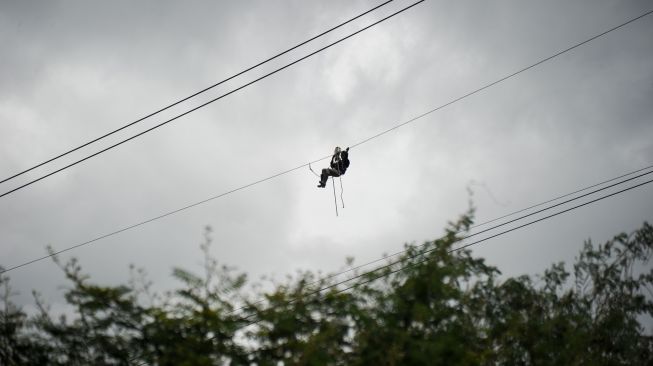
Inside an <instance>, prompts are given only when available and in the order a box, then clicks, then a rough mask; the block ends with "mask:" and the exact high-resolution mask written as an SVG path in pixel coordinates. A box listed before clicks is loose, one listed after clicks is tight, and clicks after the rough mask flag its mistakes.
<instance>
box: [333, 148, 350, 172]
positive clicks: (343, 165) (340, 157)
mask: <svg viewBox="0 0 653 366" xmlns="http://www.w3.org/2000/svg"><path fill="white" fill-rule="evenodd" d="M330 166H331V168H332V169H335V170H337V171H338V172H340V175H342V174H345V172H346V171H347V168H349V148H347V150H344V151H341V152H340V153H338V154H333V156H332V157H331V164H330Z"/></svg>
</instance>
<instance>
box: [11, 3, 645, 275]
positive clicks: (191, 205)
mask: <svg viewBox="0 0 653 366" xmlns="http://www.w3.org/2000/svg"><path fill="white" fill-rule="evenodd" d="M415 4H417V3H415ZM415 4H413V5H411V6H414V5H415ZM405 9H406V8H405ZM405 9H404V10H405ZM651 13H653V10H652V11H648V12H646V13H644V14H642V15H640V16H638V17H636V18H633V19H631V20H628V21H626V22H624V23H622V24H620V25H618V26H616V27H613V28H611V29H609V30H607V31H605V32H602V33H600V34H598V35H596V36H593V37H591V38H589V39H587V40H585V41H583V42H580V43H577V44H576V45H575V46H571V47H569V48H567V49H565V50H564V51H561V52H558V53H556V54H555V55H553V56H550V57H547V58H545V59H543V60H541V61H538V62H537V63H535V64H533V65H531V66H529V67H526V68H524V69H522V71H525V70H528V69H530V68H532V67H534V66H536V65H539V64H541V63H543V62H545V61H548V60H551V59H552V58H554V57H556V56H559V55H561V54H563V53H564V52H568V51H571V50H572V49H574V48H576V47H578V46H580V45H582V44H585V43H588V42H590V41H591V40H594V39H597V38H598V37H600V36H603V35H605V34H608V33H609V32H612V31H614V30H617V29H619V28H621V27H623V26H624V25H626V24H629V23H632V22H634V21H635V20H638V19H641V18H643V17H644V16H647V15H649V14H651ZM395 14H396V13H395ZM522 71H518V72H516V73H513V75H517V74H518V73H520V72H522ZM508 77H510V76H508ZM508 77H504V78H502V79H499V80H498V81H496V82H494V83H491V84H488V85H486V86H485V87H482V88H479V89H477V91H480V90H482V89H485V88H488V87H490V86H492V85H496V84H497V83H498V82H500V81H502V80H505V79H506V78H508ZM475 92H476V91H475ZM475 92H472V93H468V94H466V95H467V96H469V95H471V94H473V93H475ZM464 97H465V96H463V97H460V98H457V99H456V100H454V101H451V102H449V103H447V104H446V105H450V104H452V103H455V102H457V101H459V100H461V99H463V98H464ZM444 106H445V105H443V106H440V107H437V108H434V109H432V110H431V111H429V112H426V113H424V114H422V115H420V116H417V117H414V118H412V119H411V120H409V121H406V122H404V123H401V124H399V125H397V126H395V127H393V128H392V129H389V130H386V131H384V132H381V133H379V134H376V135H374V136H372V137H370V138H368V139H365V140H363V141H361V142H359V143H357V144H356V145H362V144H364V143H366V142H368V141H370V140H372V139H374V138H377V137H380V136H382V135H383V134H385V133H387V132H389V131H391V130H393V129H396V128H399V127H401V126H404V125H406V124H408V123H410V122H413V121H415V120H417V119H418V118H422V117H424V116H426V115H427V114H429V113H432V112H434V111H435V110H437V109H441V108H443V107H444ZM330 157H331V156H330V155H327V156H325V157H322V158H319V159H317V160H314V161H311V162H308V163H304V164H302V165H299V166H297V167H294V168H291V169H288V170H284V171H282V172H279V173H276V174H274V175H271V176H268V177H266V178H262V179H259V180H257V181H255V182H252V183H249V184H246V185H243V186H240V187H238V188H235V189H232V190H230V191H227V192H224V193H221V194H218V195H215V196H213V197H209V198H207V199H204V200H201V201H198V202H195V203H192V204H189V205H187V206H184V207H182V208H178V209H176V210H173V211H169V212H167V213H164V214H161V215H159V216H155V217H153V218H150V219H147V220H145V221H141V222H139V223H136V224H133V225H130V226H127V227H124V228H122V229H119V230H116V231H113V232H110V233H108V234H105V235H102V236H99V237H97V238H94V239H91V240H88V241H85V242H83V243H80V244H77V245H74V246H71V247H68V248H65V249H62V250H59V251H57V252H55V253H52V254H50V255H47V256H43V257H40V258H37V259H33V260H31V261H29V262H25V263H22V264H19V265H16V266H13V267H11V268H9V269H6V270H4V271H0V274H1V273H4V272H8V271H11V270H14V269H17V268H20V267H24V266H26V265H29V264H32V263H35V262H38V261H41V260H44V259H47V258H50V257H52V256H54V255H57V254H60V253H63V252H67V251H69V250H72V249H75V248H79V247H82V246H85V245H88V244H91V243H93V242H97V241H99V240H101V239H104V238H107V237H110V236H113V235H116V234H119V233H122V232H124V231H127V230H131V229H134V228H136V227H139V226H142V225H145V224H147V223H150V222H152V221H156V220H159V219H162V218H164V217H167V216H170V215H173V214H176V213H178V212H181V211H185V210H187V209H189V208H192V207H195V206H199V205H201V204H204V203H207V202H209V201H212V200H215V199H217V198H220V197H223V196H226V195H228V194H231V193H234V192H237V191H240V190H243V189H245V188H248V187H251V186H254V185H256V184H259V183H262V182H265V181H268V180H270V179H273V178H276V177H279V176H281V175H284V174H287V173H290V172H293V171H295V170H299V169H302V168H305V167H307V166H309V164H313V163H316V162H319V161H322V160H325V159H328V158H330ZM643 169H646V168H643Z"/></svg>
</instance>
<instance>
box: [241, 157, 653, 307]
mask: <svg viewBox="0 0 653 366" xmlns="http://www.w3.org/2000/svg"><path fill="white" fill-rule="evenodd" d="M651 167H653V165H652V166H649V167H647V168H642V169H638V170H635V171H632V172H630V173H626V174H622V175H620V176H618V177H615V178H612V179H608V180H605V181H603V182H601V183H597V184H593V185H590V186H588V187H585V188H582V189H579V190H576V191H574V192H571V193H567V194H565V195H562V196H559V197H557V198H553V199H550V200H547V201H544V202H542V203H538V204H536V205H532V206H530V207H527V208H524V209H521V210H518V211H514V212H512V213H509V214H507V215H503V216H501V217H498V218H495V219H491V220H488V221H485V222H483V223H480V224H476V225H473V226H471V227H470V229H473V228H476V227H480V226H483V225H486V224H488V223H491V222H495V221H497V220H500V219H502V218H506V217H509V216H513V215H515V214H518V213H521V212H524V211H526V210H528V209H530V208H534V207H538V206H542V205H544V204H547V203H550V202H553V201H555V200H558V199H560V198H564V197H568V196H570V195H572V194H574V193H578V192H582V191H585V190H588V189H590V188H594V187H596V186H599V185H601V184H604V183H608V182H612V181H614V180H617V179H619V178H623V177H626V176H629V175H633V174H635V173H638V172H641V171H643V170H646V169H648V168H651ZM651 173H653V171H650V172H648V173H644V174H640V175H638V176H636V177H631V178H629V179H625V180H623V181H621V182H618V183H615V184H612V185H610V186H606V187H603V188H601V189H597V190H595V191H592V192H589V193H586V194H584V195H581V196H578V197H575V198H572V199H569V200H567V201H564V202H561V203H557V204H555V205H552V206H549V207H546V208H544V209H541V210H539V211H536V212H532V213H530V214H527V215H523V216H521V217H518V218H516V219H513V220H510V221H507V222H504V223H502V224H498V225H495V226H493V227H491V228H489V229H485V230H482V231H479V232H476V233H473V234H470V235H468V236H466V237H465V238H463V239H461V240H464V239H469V238H472V237H474V236H477V235H480V234H483V233H485V232H488V231H491V230H494V229H497V228H499V227H502V226H505V225H508V224H511V223H513V222H516V221H519V220H522V219H524V218H527V217H530V216H533V215H536V214H538V213H541V212H544V211H547V210H550V209H552V208H555V207H558V206H561V205H564V204H567V203H569V202H572V201H575V200H578V199H581V198H583V197H587V196H590V195H592V194H595V193H598V192H600V191H603V190H606V189H608V188H612V187H615V186H618V185H621V184H624V183H626V182H629V181H631V180H634V179H637V178H640V177H643V176H645V175H648V174H651ZM460 232H461V231H458V232H456V234H458V233H460ZM445 237H446V235H444V236H441V237H440V238H438V239H436V240H440V239H444V238H445ZM427 244H428V242H427V243H424V244H422V245H419V246H418V247H423V246H425V245H427ZM406 251H407V250H406V249H405V250H401V251H398V252H396V253H394V254H391V255H389V256H386V257H383V258H378V259H375V260H373V261H370V262H367V263H364V264H361V265H358V266H356V267H353V268H350V269H347V270H344V271H341V272H338V273H334V274H330V275H327V276H326V277H324V278H323V279H320V280H317V281H314V282H311V283H308V284H307V285H306V286H312V285H314V284H317V283H319V282H322V281H324V280H329V279H332V278H335V277H339V276H341V275H343V274H346V273H349V272H353V271H356V270H358V269H361V268H363V267H367V266H369V265H371V264H374V263H378V262H381V261H384V260H388V259H390V258H392V257H396V256H398V255H400V254H403V253H405V252H406ZM395 263H397V262H395ZM354 278H356V277H352V278H349V279H346V280H344V281H341V282H339V283H338V284H343V283H346V282H349V281H351V280H352V279H354ZM320 291H322V290H318V292H320ZM264 301H265V300H259V301H256V302H254V303H253V304H259V303H262V302H264ZM245 308H246V307H245V306H244V307H241V308H238V309H235V310H233V311H230V312H229V313H228V314H232V313H235V312H237V311H240V310H243V309H245Z"/></svg>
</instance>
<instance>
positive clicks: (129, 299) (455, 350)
mask: <svg viewBox="0 0 653 366" xmlns="http://www.w3.org/2000/svg"><path fill="white" fill-rule="evenodd" d="M471 223H472V217H471V213H470V214H468V215H465V216H463V217H462V218H461V219H460V220H459V221H457V222H455V223H451V224H450V227H449V228H448V229H447V230H446V235H445V236H444V237H443V238H441V239H438V240H434V241H430V242H426V243H424V244H423V245H406V247H405V249H406V252H405V253H403V254H402V255H401V256H399V257H398V258H396V259H395V260H394V261H391V260H390V259H388V263H387V265H386V266H383V267H382V268H380V269H378V270H376V271H372V272H369V273H361V274H359V275H356V276H354V279H353V280H352V281H349V282H346V283H343V284H341V285H339V286H334V287H332V288H329V289H327V290H325V291H319V289H322V288H325V287H328V286H330V285H333V284H336V283H337V281H339V280H341V279H339V280H336V279H335V278H331V277H328V276H317V275H315V274H313V273H311V272H302V273H299V274H298V275H297V276H296V277H295V278H290V279H288V281H287V282H285V283H282V284H274V286H273V288H272V289H271V290H270V291H267V292H265V293H262V294H252V291H251V290H247V289H246V288H245V285H246V284H247V278H246V276H245V275H243V274H239V273H236V272H235V271H234V270H233V269H232V268H229V267H226V266H222V265H220V264H219V263H218V262H217V261H216V260H215V259H214V258H213V257H211V255H210V247H211V231H210V228H207V229H206V231H205V241H204V243H203V244H202V245H201V246H200V248H201V250H202V253H203V255H204V266H203V267H204V268H203V270H204V271H203V273H202V274H196V273H193V272H191V271H188V270H185V269H181V268H175V269H173V272H172V275H173V277H174V278H175V279H177V280H178V281H179V283H180V287H179V288H178V289H176V290H174V291H171V292H169V293H166V294H163V295H161V294H152V293H151V291H150V282H148V280H147V279H146V275H145V273H144V271H136V272H134V270H133V269H132V278H131V280H130V281H129V283H128V284H126V285H120V286H102V285H99V284H95V283H92V282H90V279H89V278H88V277H87V276H86V275H84V274H83V272H82V270H81V267H80V266H79V264H78V262H77V261H76V260H72V261H70V262H68V263H65V264H61V263H59V262H57V263H58V264H59V266H60V267H61V269H62V270H63V272H64V273H65V275H66V277H67V278H68V280H69V283H70V288H68V289H67V290H66V293H65V298H66V301H67V302H68V304H69V305H70V306H71V308H72V309H74V314H75V316H74V317H73V318H71V319H68V318H67V317H65V316H60V317H59V318H58V319H53V318H52V316H51V314H50V311H49V310H48V308H47V306H46V305H45V304H44V302H43V301H42V300H41V299H40V297H39V296H38V295H37V294H35V301H36V304H37V307H38V309H40V312H39V314H37V315H34V316H31V317H28V316H27V315H26V314H25V313H24V312H23V311H22V310H21V309H19V308H17V307H16V306H15V305H13V304H12V303H11V301H10V297H11V295H12V291H11V287H10V286H9V282H8V279H7V278H6V277H2V278H0V286H1V288H2V289H3V292H2V301H3V305H4V306H3V308H2V309H0V327H1V328H0V329H1V330H2V333H1V335H0V364H1V365H23V364H35V365H36V364H38V365H60V364H61V365H63V364H65V365H89V364H93V365H128V364H138V363H140V362H145V363H147V364H151V365H222V364H234V365H251V364H255V365H280V364H284V365H344V364H347V365H370V364H374V365H426V364H429V365H431V364H458V365H485V364H487V365H497V364H506V365H554V364H555V365H558V364H572V365H634V364H641V365H644V364H653V338H652V337H651V335H650V331H647V330H646V329H645V328H644V327H643V326H642V319H644V318H645V317H649V319H650V317H651V316H653V300H652V297H653V292H651V291H652V289H653V269H651V268H650V266H649V265H648V262H649V260H650V258H651V255H652V253H653V227H651V226H650V225H648V224H646V223H645V224H644V225H643V226H642V227H641V228H640V229H639V230H637V231H635V232H634V233H632V234H631V235H626V234H620V235H617V236H616V237H614V238H613V239H612V240H610V241H608V242H606V243H604V244H601V245H598V246H595V245H594V244H593V243H592V242H591V241H587V242H586V243H585V245H584V246H583V249H582V250H581V252H580V254H579V256H578V257H577V258H576V262H575V263H574V265H573V266H572V268H571V269H570V270H568V269H567V268H566V266H565V265H564V263H556V264H553V265H552V266H551V267H550V268H549V269H547V270H546V271H545V272H544V273H543V274H542V275H541V276H537V277H533V278H531V277H529V276H520V277H516V278H502V277H500V276H501V273H500V272H499V270H498V269H497V268H495V267H492V266H489V265H487V264H486V263H485V261H484V260H483V259H482V258H476V257H474V256H472V253H471V252H470V251H469V250H467V249H461V250H457V249H456V248H457V247H458V246H459V245H461V244H460V243H459V241H460V238H461V237H462V236H464V235H465V234H466V233H467V231H468V230H469V227H470V225H471ZM351 261H353V260H350V263H349V264H351ZM345 287H351V288H350V289H348V290H346V291H344V289H345ZM252 299H256V300H258V299H262V301H261V300H258V301H256V300H252ZM146 300H149V301H146Z"/></svg>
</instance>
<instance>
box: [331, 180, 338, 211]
mask: <svg viewBox="0 0 653 366" xmlns="http://www.w3.org/2000/svg"><path fill="white" fill-rule="evenodd" d="M331 185H332V186H333V204H334V205H335V206H336V217H337V216H338V199H337V198H336V178H334V177H331Z"/></svg>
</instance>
